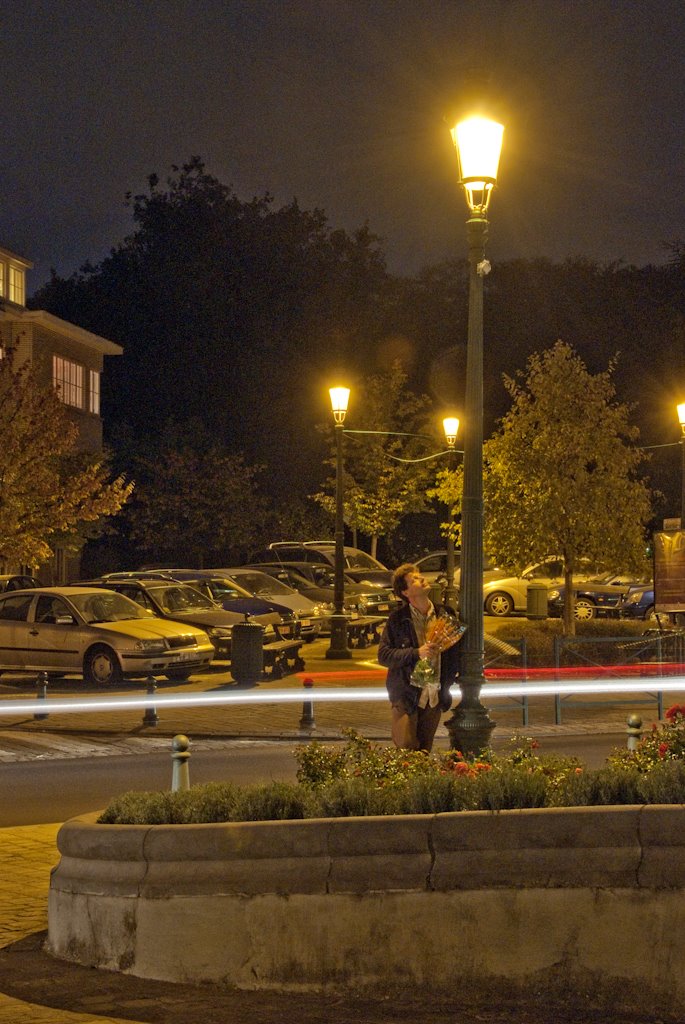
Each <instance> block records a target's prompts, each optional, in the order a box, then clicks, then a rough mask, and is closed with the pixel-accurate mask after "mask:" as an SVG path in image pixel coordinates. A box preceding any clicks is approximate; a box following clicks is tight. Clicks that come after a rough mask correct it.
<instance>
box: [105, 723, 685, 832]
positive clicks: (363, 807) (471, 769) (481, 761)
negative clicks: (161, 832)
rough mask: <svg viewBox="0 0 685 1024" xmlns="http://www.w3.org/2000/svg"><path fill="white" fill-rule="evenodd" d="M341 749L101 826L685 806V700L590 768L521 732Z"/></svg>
mask: <svg viewBox="0 0 685 1024" xmlns="http://www.w3.org/2000/svg"><path fill="white" fill-rule="evenodd" d="M347 736H348V739H347V743H346V744H345V745H344V746H343V747H342V748H340V747H339V746H336V747H324V746H323V745H322V744H320V743H318V742H314V743H310V744H307V745H306V746H300V747H297V749H296V750H295V756H296V758H297V761H298V765H299V768H298V773H297V774H298V782H296V783H284V782H273V783H267V784H262V785H252V786H235V785H233V784H231V783H209V784H207V785H204V786H195V787H192V788H191V789H190V790H187V791H185V792H181V793H125V794H124V795H123V796H120V797H117V798H116V799H115V800H113V801H112V802H111V804H110V805H109V807H108V808H107V809H106V810H105V811H104V812H103V814H102V815H101V817H100V819H99V820H100V822H102V823H104V824H131V825H136V824H148V825H156V824H186V823H193V822H211V821H275V820H285V819H299V818H321V817H324V818H329V817H339V818H340V817H350V816H355V817H356V816H368V815H379V814H439V813H444V812H446V811H463V810H487V811H501V810H508V809H516V808H523V807H572V806H600V805H617V804H645V803H666V804H680V803H685V705H674V707H672V708H669V710H668V711H667V712H666V722H665V723H664V725H662V726H661V727H660V728H655V729H654V730H653V731H652V732H649V733H648V734H647V735H646V736H645V737H644V738H643V739H642V740H641V742H640V743H639V744H638V747H637V749H636V750H635V751H628V750H616V751H614V752H613V753H612V755H611V756H610V757H609V759H608V760H607V763H606V765H605V766H604V767H603V768H600V769H598V770H597V771H587V770H585V769H584V768H583V766H582V765H581V763H580V761H579V760H578V758H575V757H560V756H559V755H548V756H540V755H539V754H538V753H537V743H536V742H535V741H534V740H531V739H529V738H527V737H525V736H518V735H517V736H514V737H513V738H512V741H511V744H510V749H509V751H508V752H505V753H503V754H494V753H489V754H487V755H484V756H482V757H480V758H477V759H476V758H467V757H464V755H463V754H461V753H460V752H459V751H458V750H450V751H447V752H445V753H435V754H426V753H425V752H413V751H407V750H398V749H397V748H395V747H383V746H379V745H377V744H375V743H372V742H371V741H370V740H367V739H364V737H362V736H359V735H358V734H357V733H355V732H354V731H352V730H348V733H347Z"/></svg>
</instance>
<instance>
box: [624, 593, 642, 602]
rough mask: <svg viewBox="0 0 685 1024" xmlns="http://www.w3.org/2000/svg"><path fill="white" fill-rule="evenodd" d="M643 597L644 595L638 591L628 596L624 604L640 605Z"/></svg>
mask: <svg viewBox="0 0 685 1024" xmlns="http://www.w3.org/2000/svg"><path fill="white" fill-rule="evenodd" d="M643 597H644V595H643V594H641V593H640V592H639V591H636V592H635V593H634V594H628V596H627V597H626V598H625V599H624V604H639V603H640V601H641V600H642V598H643Z"/></svg>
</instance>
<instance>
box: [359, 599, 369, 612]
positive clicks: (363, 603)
mask: <svg viewBox="0 0 685 1024" xmlns="http://www.w3.org/2000/svg"><path fill="white" fill-rule="evenodd" d="M357 607H358V608H359V611H360V612H363V613H364V614H365V615H366V611H367V609H368V607H369V599H368V598H367V597H360V598H359V604H358V605H357Z"/></svg>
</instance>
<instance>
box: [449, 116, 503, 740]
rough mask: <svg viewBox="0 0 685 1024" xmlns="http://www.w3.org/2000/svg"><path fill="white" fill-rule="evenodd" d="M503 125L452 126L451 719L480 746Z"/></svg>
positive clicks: (456, 735) (486, 735) (486, 734)
mask: <svg viewBox="0 0 685 1024" xmlns="http://www.w3.org/2000/svg"><path fill="white" fill-rule="evenodd" d="M503 132H504V128H503V126H502V125H501V124H497V123H496V122H495V121H490V120H488V119H487V118H483V117H470V118H468V119H466V120H464V121H461V122H460V123H459V124H458V125H457V126H456V127H455V128H453V129H452V139H453V141H454V144H455V146H456V148H457V155H458V158H459V175H460V184H461V185H463V186H464V193H465V196H466V203H467V205H468V208H469V213H470V216H469V219H468V221H467V222H466V227H467V238H468V247H469V318H468V337H467V349H466V401H465V404H464V416H465V420H466V427H465V432H464V493H463V498H462V513H461V581H460V587H459V594H460V602H459V605H460V616H461V619H462V621H463V622H464V623H465V624H466V627H467V629H466V633H465V634H464V639H463V640H462V671H461V673H460V675H459V689H460V690H461V701H460V702H459V704H458V705H457V707H456V708H455V709H454V713H453V715H452V717H451V718H450V719H449V720H448V721H447V722H446V723H445V724H446V726H447V730H448V732H449V735H450V742H451V745H452V747H453V748H455V749H458V750H461V751H462V752H463V753H466V754H477V753H478V752H480V751H481V750H483V749H484V748H485V747H487V746H488V744H489V741H490V736H491V735H492V730H493V729H494V727H495V723H494V722H493V721H492V719H491V718H490V716H489V714H488V712H487V709H486V708H485V707H484V706H483V704H482V703H481V701H480V691H481V688H482V686H483V684H484V682H485V673H484V662H485V648H484V639H483V277H484V276H485V275H486V274H488V273H489V272H490V264H489V263H488V261H487V260H486V259H485V242H486V239H487V233H488V219H487V210H488V204H489V202H490V196H491V194H492V189H493V187H494V185H495V182H496V180H497V169H498V166H499V156H500V151H501V148H502V134H503Z"/></svg>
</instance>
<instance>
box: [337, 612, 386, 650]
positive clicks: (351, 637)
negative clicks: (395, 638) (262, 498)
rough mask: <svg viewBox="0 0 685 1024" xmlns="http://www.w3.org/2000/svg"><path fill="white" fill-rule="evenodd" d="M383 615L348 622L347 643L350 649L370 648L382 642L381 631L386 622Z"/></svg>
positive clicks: (368, 616) (366, 616)
mask: <svg viewBox="0 0 685 1024" xmlns="http://www.w3.org/2000/svg"><path fill="white" fill-rule="evenodd" d="M386 618H387V617H386V616H383V615H364V616H360V617H359V618H358V619H348V620H347V642H348V643H349V645H350V647H358V648H359V649H360V650H362V649H363V648H364V647H370V646H371V645H372V644H377V643H378V641H379V640H380V636H381V630H382V629H383V626H384V625H385V622H386Z"/></svg>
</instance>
